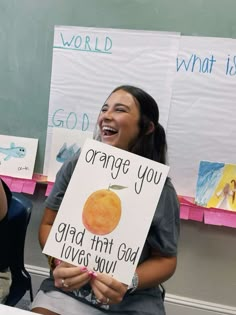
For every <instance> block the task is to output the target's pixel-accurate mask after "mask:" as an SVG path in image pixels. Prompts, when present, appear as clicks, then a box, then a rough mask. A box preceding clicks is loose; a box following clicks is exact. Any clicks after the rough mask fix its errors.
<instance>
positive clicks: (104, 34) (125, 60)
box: [44, 26, 180, 175]
mask: <svg viewBox="0 0 236 315" xmlns="http://www.w3.org/2000/svg"><path fill="white" fill-rule="evenodd" d="M179 39H180V35H179V34H177V33H168V32H156V31H139V30H137V31H136V30H121V29H102V28H88V27H76V26H74V27H73V26H57V27H55V33H54V43H53V62H52V76H51V88H50V101H49V114H48V130H47V141H46V150H45V163H44V175H47V174H48V161H49V156H50V147H51V135H52V129H53V128H54V127H63V128H68V129H79V130H82V131H87V130H88V131H93V130H94V126H95V123H96V120H97V116H98V112H99V110H100V108H101V106H102V105H103V103H104V102H105V100H106V98H107V97H108V95H109V94H110V92H111V91H112V90H113V89H114V88H115V87H117V86H119V85H123V84H129V85H135V86H138V87H141V88H143V89H144V90H146V91H147V92H149V93H150V94H151V95H152V96H153V97H154V98H155V100H156V101H157V102H158V104H159V107H160V118H161V123H162V124H163V126H164V127H166V126H167V121H168V114H169V106H170V98H171V92H172V83H173V79H174V74H175V60H176V56H177V53H178V48H179Z"/></svg>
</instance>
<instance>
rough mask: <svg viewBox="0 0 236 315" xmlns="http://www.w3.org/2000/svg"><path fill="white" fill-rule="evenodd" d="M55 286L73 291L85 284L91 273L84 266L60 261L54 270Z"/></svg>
mask: <svg viewBox="0 0 236 315" xmlns="http://www.w3.org/2000/svg"><path fill="white" fill-rule="evenodd" d="M53 276H54V283H55V287H57V288H61V289H62V290H63V291H73V290H76V289H80V288H81V287H83V286H84V285H85V284H87V283H88V282H89V281H90V279H91V277H92V275H91V274H90V273H89V272H88V270H87V268H86V267H83V266H81V267H76V266H74V265H71V264H69V263H66V262H61V263H60V264H59V265H58V266H57V267H56V268H55V269H54V270H53Z"/></svg>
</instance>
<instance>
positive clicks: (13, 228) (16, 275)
mask: <svg viewBox="0 0 236 315" xmlns="http://www.w3.org/2000/svg"><path fill="white" fill-rule="evenodd" d="M32 206H33V205H32V202H31V201H30V200H29V199H28V198H27V197H25V196H24V195H22V194H20V193H12V200H11V203H10V206H9V209H8V218H9V232H10V233H9V234H10V236H9V246H10V249H11V251H10V260H9V261H10V263H9V267H10V270H11V273H12V284H11V287H10V293H9V295H8V297H7V300H6V302H5V304H6V305H9V306H15V305H16V304H17V303H18V302H19V301H20V299H21V298H22V297H23V296H24V295H25V293H26V291H28V290H29V293H30V300H31V302H32V301H33V290H32V282H31V276H30V274H29V273H28V271H27V270H26V269H25V266H24V247H25V236H26V231H27V227H28V223H29V220H30V216H31V210H32Z"/></svg>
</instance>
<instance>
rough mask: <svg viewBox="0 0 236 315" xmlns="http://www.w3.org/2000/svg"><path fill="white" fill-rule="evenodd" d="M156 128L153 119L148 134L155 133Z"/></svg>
mask: <svg viewBox="0 0 236 315" xmlns="http://www.w3.org/2000/svg"><path fill="white" fill-rule="evenodd" d="M154 129H155V125H154V123H153V122H152V121H150V122H149V126H148V129H147V132H146V136H147V135H149V134H150V133H153V131H154Z"/></svg>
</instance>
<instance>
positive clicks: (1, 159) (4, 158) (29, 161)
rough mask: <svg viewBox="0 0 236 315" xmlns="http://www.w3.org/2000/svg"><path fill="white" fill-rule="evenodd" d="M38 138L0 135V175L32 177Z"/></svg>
mask: <svg viewBox="0 0 236 315" xmlns="http://www.w3.org/2000/svg"><path fill="white" fill-rule="evenodd" d="M37 148H38V139H33V138H24V137H15V136H6V135H0V175H5V176H11V177H16V178H23V179H31V178H32V176H33V172H34V165H35V160H36V153H37Z"/></svg>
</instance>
